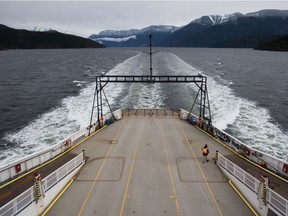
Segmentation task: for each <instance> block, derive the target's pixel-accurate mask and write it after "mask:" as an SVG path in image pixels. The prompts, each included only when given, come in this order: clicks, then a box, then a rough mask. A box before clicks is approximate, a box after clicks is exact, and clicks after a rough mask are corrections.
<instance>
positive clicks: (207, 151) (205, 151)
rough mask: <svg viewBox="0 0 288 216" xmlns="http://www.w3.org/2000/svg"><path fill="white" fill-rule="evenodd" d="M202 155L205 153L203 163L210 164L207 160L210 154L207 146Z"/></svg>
mask: <svg viewBox="0 0 288 216" xmlns="http://www.w3.org/2000/svg"><path fill="white" fill-rule="evenodd" d="M202 153H203V163H205V161H206V162H208V161H209V160H208V159H207V156H208V154H209V149H208V146H207V144H205V146H204V147H203V148H202Z"/></svg>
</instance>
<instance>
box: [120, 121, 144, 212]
mask: <svg viewBox="0 0 288 216" xmlns="http://www.w3.org/2000/svg"><path fill="white" fill-rule="evenodd" d="M142 128H143V123H141V126H140V129H139V133H138V138H137V143H136V146H135V149H134V155H133V159H132V163H131V167H130V171H129V176H128V180H127V184H126V188H125V192H124V194H123V199H122V205H121V209H120V216H122V215H123V211H124V207H125V203H126V198H128V197H129V198H130V197H131V196H130V195H129V196H128V195H127V193H128V189H129V184H130V180H131V176H132V171H134V163H135V158H136V153H137V152H138V145H139V142H140V134H141V133H142Z"/></svg>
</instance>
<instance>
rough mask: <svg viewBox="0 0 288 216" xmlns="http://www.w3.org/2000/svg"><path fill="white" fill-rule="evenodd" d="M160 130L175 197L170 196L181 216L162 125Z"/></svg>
mask: <svg viewBox="0 0 288 216" xmlns="http://www.w3.org/2000/svg"><path fill="white" fill-rule="evenodd" d="M160 129H161V135H162V139H163V142H162V144H163V147H164V151H165V155H166V161H167V164H168V171H169V176H170V182H171V185H172V191H173V195H171V196H170V198H173V199H175V205H176V209H177V215H178V216H180V215H181V214H180V207H179V203H178V199H177V195H176V189H175V185H174V180H173V176H172V171H171V165H170V161H169V156H168V151H167V147H166V140H165V137H164V133H163V128H162V126H161V124H160Z"/></svg>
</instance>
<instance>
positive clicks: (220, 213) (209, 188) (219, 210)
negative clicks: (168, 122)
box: [177, 119, 222, 216]
mask: <svg viewBox="0 0 288 216" xmlns="http://www.w3.org/2000/svg"><path fill="white" fill-rule="evenodd" d="M177 122H178V125H179V127H180V129H181V131H182V134H183V136H184V137H185V140H186V142H188V138H187V136H186V134H185V132H184V130H183V128H182V126H181V124H180V122H179V119H177ZM188 146H189V148H190V151H191V153H192V155H193V157H194V158H195V161H196V163H197V166H198V168H199V170H200V172H201V175H202V177H203V179H204V181H205V184H206V186H207V188H208V191H209V193H210V195H211V197H212V199H213V201H214V203H215V206H216V208H217V210H218V212H219V215H221V216H222V212H221V209H220V207H219V205H218V203H217V201H216V198H215V196H214V194H213V192H212V190H211V187H210V185H209V183H208V182H207V179H206V178H205V175H204V172H203V170H202V168H201V167H200V164H199V162H198V160H197V158H196V155H195V152H194V150H193V149H192V147H191V145H188Z"/></svg>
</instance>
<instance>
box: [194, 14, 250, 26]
mask: <svg viewBox="0 0 288 216" xmlns="http://www.w3.org/2000/svg"><path fill="white" fill-rule="evenodd" d="M243 16H245V15H243V14H241V13H238V12H237V13H233V14H226V15H224V16H221V15H208V16H202V17H200V18H198V19H196V20H193V21H192V22H191V23H190V24H192V23H197V24H201V25H210V26H211V25H219V24H223V23H225V22H229V21H235V20H237V18H238V17H243Z"/></svg>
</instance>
